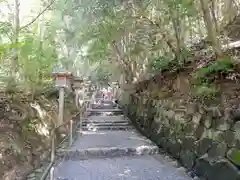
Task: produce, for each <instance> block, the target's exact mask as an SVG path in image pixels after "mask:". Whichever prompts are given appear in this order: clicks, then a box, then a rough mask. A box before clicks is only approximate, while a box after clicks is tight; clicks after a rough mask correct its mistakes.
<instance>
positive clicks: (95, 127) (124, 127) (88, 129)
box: [82, 126, 134, 132]
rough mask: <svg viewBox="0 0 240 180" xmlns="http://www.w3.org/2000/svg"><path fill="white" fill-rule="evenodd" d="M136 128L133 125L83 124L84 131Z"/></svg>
mask: <svg viewBox="0 0 240 180" xmlns="http://www.w3.org/2000/svg"><path fill="white" fill-rule="evenodd" d="M132 129H134V128H133V127H132V126H92V127H87V126H83V127H82V130H83V131H94V132H95V131H116V130H119V131H121V130H122V131H129V130H132Z"/></svg>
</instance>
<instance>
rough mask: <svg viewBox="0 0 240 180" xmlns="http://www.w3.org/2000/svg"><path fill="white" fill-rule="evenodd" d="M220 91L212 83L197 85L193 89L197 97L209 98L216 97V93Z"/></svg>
mask: <svg viewBox="0 0 240 180" xmlns="http://www.w3.org/2000/svg"><path fill="white" fill-rule="evenodd" d="M218 92H219V90H218V89H217V88H216V87H215V86H213V85H210V84H206V83H205V84H201V85H196V86H195V88H194V91H193V94H194V96H195V97H198V98H208V99H211V98H213V97H215V95H216V94H217V93H218Z"/></svg>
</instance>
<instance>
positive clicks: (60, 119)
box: [58, 87, 64, 125]
mask: <svg viewBox="0 0 240 180" xmlns="http://www.w3.org/2000/svg"><path fill="white" fill-rule="evenodd" d="M58 107H59V109H58V125H61V124H62V123H63V111H64V87H60V88H59V106H58Z"/></svg>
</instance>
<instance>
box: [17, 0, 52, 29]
mask: <svg viewBox="0 0 240 180" xmlns="http://www.w3.org/2000/svg"><path fill="white" fill-rule="evenodd" d="M54 2H55V0H52V1H51V2H50V3H49V5H47V6H46V7H45V8H44V9H43V10H42V11H41V12H40V13H39V14H38V15H37V16H36V17H35V18H33V19H32V20H31V21H30V22H29V23H27V24H26V25H24V26H22V27H21V28H20V30H23V29H25V28H27V27H28V26H30V25H31V24H33V23H34V22H35V21H36V20H37V19H38V18H39V17H40V16H41V15H43V14H44V13H45V12H46V11H47V10H48V9H49V8H50V7H51V6H52V5H53V3H54Z"/></svg>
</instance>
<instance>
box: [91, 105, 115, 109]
mask: <svg viewBox="0 0 240 180" xmlns="http://www.w3.org/2000/svg"><path fill="white" fill-rule="evenodd" d="M116 107H117V106H113V105H91V106H90V108H91V109H115V108H116Z"/></svg>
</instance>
